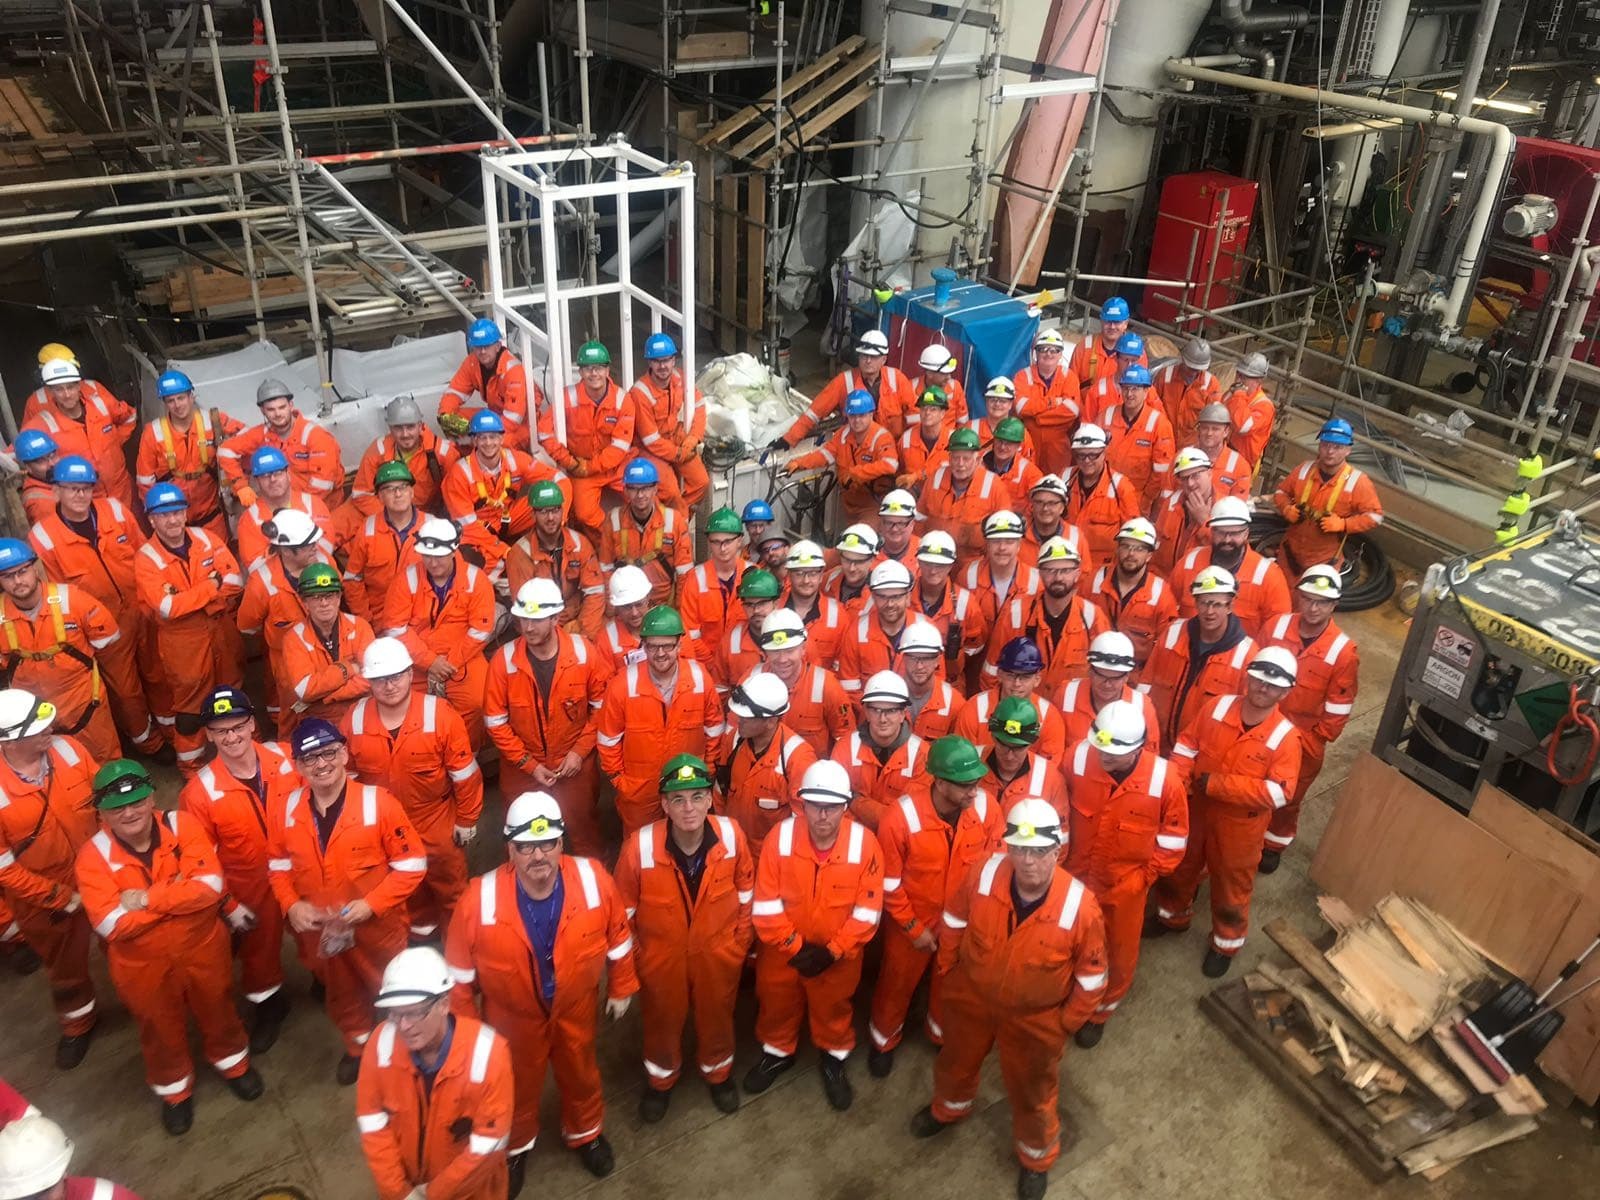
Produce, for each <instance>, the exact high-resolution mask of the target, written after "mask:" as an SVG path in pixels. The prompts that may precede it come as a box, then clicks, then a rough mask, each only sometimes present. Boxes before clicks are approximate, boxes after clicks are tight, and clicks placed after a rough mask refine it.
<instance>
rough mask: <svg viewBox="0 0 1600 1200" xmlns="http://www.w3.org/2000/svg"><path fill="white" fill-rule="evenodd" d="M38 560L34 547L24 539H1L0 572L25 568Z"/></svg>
mask: <svg viewBox="0 0 1600 1200" xmlns="http://www.w3.org/2000/svg"><path fill="white" fill-rule="evenodd" d="M38 560H39V556H38V555H37V554H35V553H34V552H33V547H32V546H30V545H28V543H27V542H25V541H23V540H22V539H20V538H0V571H9V570H11V569H12V568H13V567H25V566H27V565H28V564H29V563H31V562H37V561H38Z"/></svg>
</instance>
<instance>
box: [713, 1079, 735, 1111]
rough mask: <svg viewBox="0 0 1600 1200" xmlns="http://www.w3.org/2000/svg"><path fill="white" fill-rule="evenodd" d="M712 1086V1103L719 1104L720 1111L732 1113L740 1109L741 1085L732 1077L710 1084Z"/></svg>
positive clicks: (718, 1109)
mask: <svg viewBox="0 0 1600 1200" xmlns="http://www.w3.org/2000/svg"><path fill="white" fill-rule="evenodd" d="M709 1086H710V1088H711V1103H713V1104H715V1105H716V1106H717V1111H718V1112H725V1113H732V1112H738V1111H739V1085H738V1084H736V1083H734V1082H733V1080H732V1078H728V1079H724V1080H723V1081H722V1082H721V1083H713V1084H710V1085H709Z"/></svg>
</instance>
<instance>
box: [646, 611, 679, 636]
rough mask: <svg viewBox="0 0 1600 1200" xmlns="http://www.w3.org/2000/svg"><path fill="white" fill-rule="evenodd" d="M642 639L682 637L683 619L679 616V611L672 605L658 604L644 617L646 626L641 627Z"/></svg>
mask: <svg viewBox="0 0 1600 1200" xmlns="http://www.w3.org/2000/svg"><path fill="white" fill-rule="evenodd" d="M639 636H640V637H641V638H653V637H682V636H683V618H682V617H680V616H679V615H678V610H677V609H675V608H673V607H672V606H671V605H670V604H658V605H656V606H655V607H654V608H652V609H651V610H650V611H649V612H647V613H645V615H644V624H643V625H641V626H640V627H639Z"/></svg>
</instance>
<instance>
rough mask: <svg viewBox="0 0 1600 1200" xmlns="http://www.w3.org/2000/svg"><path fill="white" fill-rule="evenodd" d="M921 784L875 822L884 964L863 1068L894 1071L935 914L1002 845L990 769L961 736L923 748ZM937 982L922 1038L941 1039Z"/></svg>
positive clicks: (929, 955)
mask: <svg viewBox="0 0 1600 1200" xmlns="http://www.w3.org/2000/svg"><path fill="white" fill-rule="evenodd" d="M928 774H929V775H930V776H931V777H932V778H931V780H930V781H929V783H928V785H927V786H926V787H925V788H919V789H916V790H910V791H907V792H906V793H905V794H904V795H902V796H900V797H899V798H898V799H897V800H896V801H895V802H894V803H893V804H891V805H889V807H888V808H887V809H886V810H885V811H884V814H883V820H882V821H880V822H879V824H878V842H879V845H880V846H881V847H882V850H883V911H884V915H885V917H886V918H887V920H886V921H885V922H884V932H883V962H882V964H881V965H880V966H879V968H878V982H877V986H876V987H874V988H873V990H872V1018H871V1020H870V1021H869V1022H868V1024H867V1032H868V1033H869V1034H870V1035H871V1037H872V1046H871V1048H870V1049H869V1050H868V1051H867V1070H868V1072H870V1073H871V1074H872V1075H873V1076H874V1077H875V1078H878V1079H882V1078H883V1077H884V1076H886V1075H888V1074H889V1072H890V1071H892V1070H894V1052H895V1048H896V1047H897V1046H899V1045H900V1039H901V1037H902V1035H903V1034H904V1032H905V1023H906V1010H907V1009H908V1008H909V1007H910V1005H911V997H912V994H913V993H914V992H915V991H916V990H917V985H918V984H919V983H921V982H922V977H923V976H924V975H925V974H927V971H928V967H929V966H930V965H931V964H932V963H933V955H934V951H935V950H937V949H938V947H939V925H940V917H941V916H942V914H943V913H944V909H945V904H946V903H947V901H948V900H949V897H950V893H951V891H952V890H953V889H954V888H956V887H958V886H960V884H961V881H962V880H964V879H965V878H966V877H967V874H968V872H970V871H971V870H972V869H973V868H974V867H976V866H977V865H978V864H979V863H981V862H983V861H984V860H985V859H986V858H988V857H989V856H990V855H991V854H993V853H994V851H995V849H996V848H997V847H998V846H999V845H1000V835H1001V834H1002V833H1003V832H1005V821H1004V819H1003V818H1002V817H1001V815H1000V807H999V805H998V804H997V803H996V802H995V798H994V796H993V794H992V793H991V791H990V790H989V789H988V788H987V787H985V786H984V778H985V776H987V775H988V774H989V769H988V768H987V767H985V766H984V765H983V761H982V760H981V759H980V758H979V757H978V748H977V747H976V746H974V745H973V744H972V743H971V742H969V741H967V740H966V739H965V738H959V737H943V738H940V739H939V740H938V741H937V742H935V743H934V744H933V748H932V749H931V750H930V751H929V752H928ZM940 990H941V989H940V988H939V986H938V984H937V981H934V982H933V983H932V984H931V985H930V987H929V992H928V1016H927V1030H928V1040H929V1041H930V1042H932V1043H933V1044H934V1045H935V1046H937V1045H940V1044H942V1043H943V1041H944V1025H943V1022H942V1018H941V1012H942V1008H943V1006H942V1004H941V997H940Z"/></svg>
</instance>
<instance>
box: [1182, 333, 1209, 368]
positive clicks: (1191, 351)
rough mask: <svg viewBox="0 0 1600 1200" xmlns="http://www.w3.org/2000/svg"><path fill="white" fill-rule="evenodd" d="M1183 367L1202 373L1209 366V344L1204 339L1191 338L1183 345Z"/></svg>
mask: <svg viewBox="0 0 1600 1200" xmlns="http://www.w3.org/2000/svg"><path fill="white" fill-rule="evenodd" d="M1183 365H1184V366H1186V367H1193V368H1194V369H1195V370H1196V371H1203V370H1205V369H1206V368H1207V367H1209V366H1210V365H1211V343H1210V342H1208V341H1206V340H1205V338H1201V337H1192V338H1190V339H1189V340H1188V341H1187V342H1185V343H1184V344H1183Z"/></svg>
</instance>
